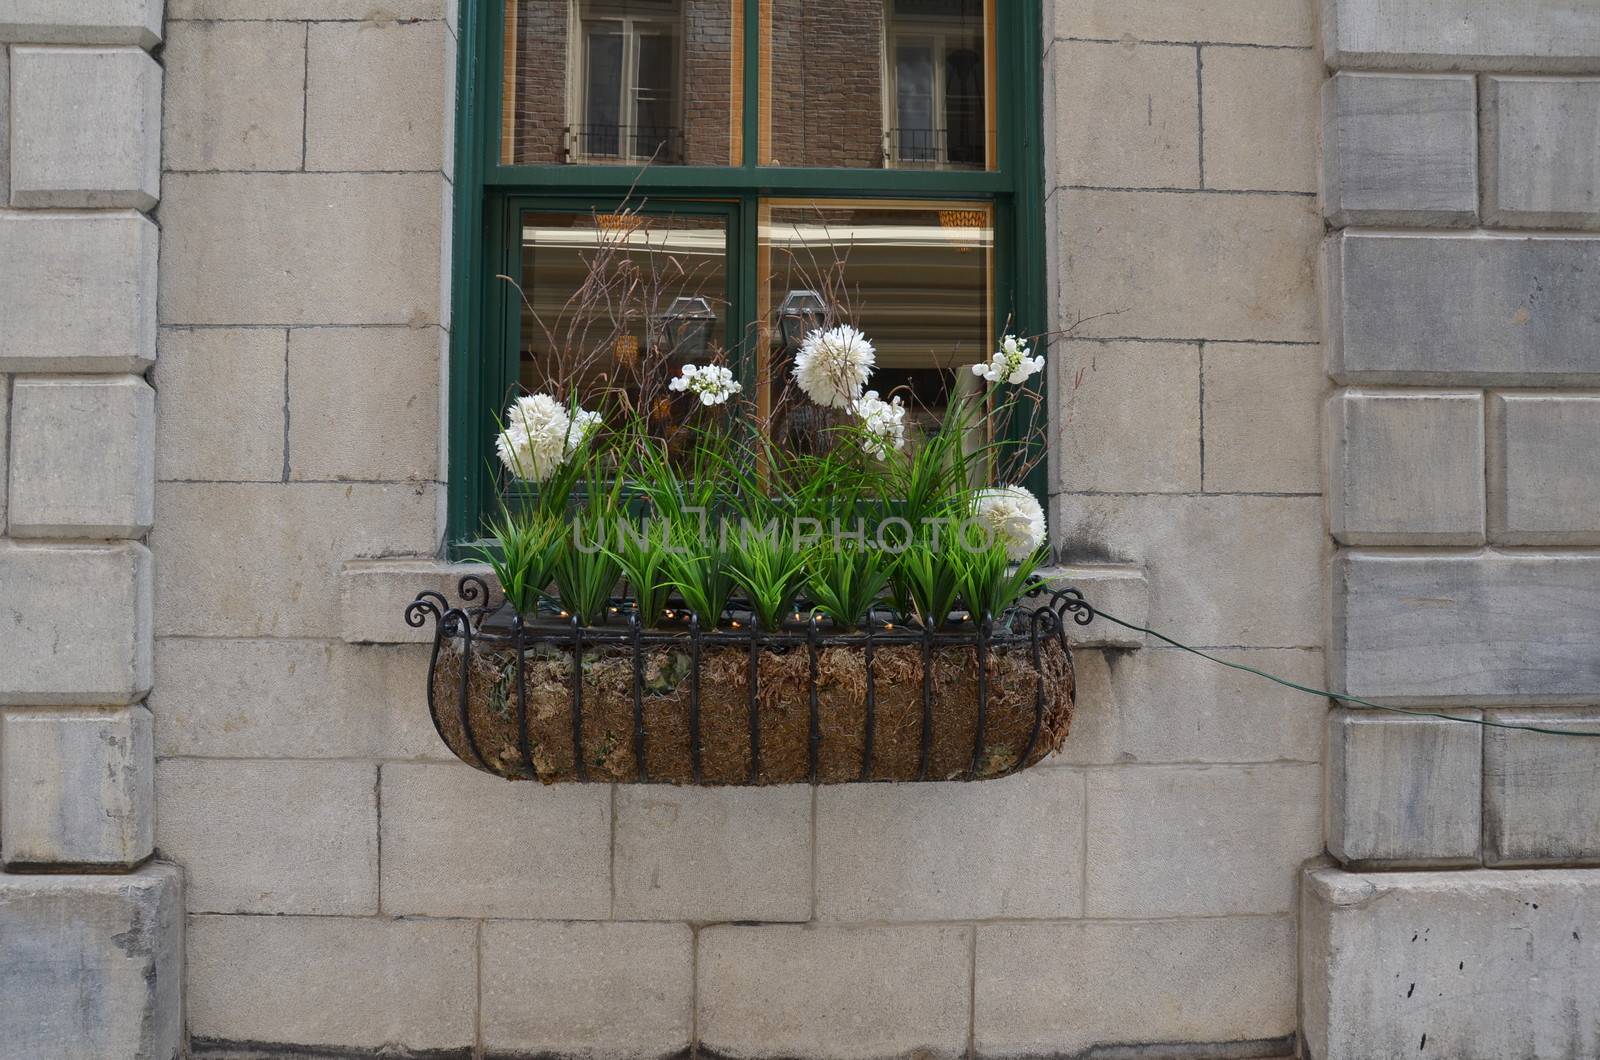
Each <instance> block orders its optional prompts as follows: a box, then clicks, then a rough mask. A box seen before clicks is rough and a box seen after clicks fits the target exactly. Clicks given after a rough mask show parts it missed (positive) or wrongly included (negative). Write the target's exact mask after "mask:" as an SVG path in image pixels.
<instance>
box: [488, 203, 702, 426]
mask: <svg viewBox="0 0 1600 1060" xmlns="http://www.w3.org/2000/svg"><path fill="white" fill-rule="evenodd" d="M521 284H522V290H523V306H522V314H521V336H520V341H519V344H518V346H519V351H520V358H519V364H520V372H519V382H520V383H521V385H522V387H523V388H524V389H525V390H528V391H532V392H540V391H543V392H549V393H559V394H572V393H576V394H578V395H579V397H580V399H581V400H582V401H583V402H584V403H585V404H586V405H587V406H588V407H591V408H594V407H600V406H605V407H608V408H613V409H615V408H619V407H621V408H623V409H645V410H647V411H648V412H649V413H650V414H651V416H652V417H653V418H656V419H667V420H670V419H671V418H672V417H674V416H677V417H681V416H682V415H683V414H684V413H685V412H687V411H688V410H687V409H686V408H680V407H678V406H680V405H683V404H684V399H681V397H680V399H673V398H671V397H670V395H669V392H668V391H667V389H666V387H667V384H668V383H669V382H670V381H671V380H672V377H673V376H675V375H677V374H678V370H679V368H680V367H681V366H682V365H684V364H687V363H695V364H705V363H707V362H708V361H715V362H719V363H720V362H723V361H725V357H724V350H725V348H726V345H727V287H728V281H727V226H726V223H725V221H724V220H723V218H721V217H698V216H693V215H682V214H675V215H668V216H641V215H639V214H636V213H631V214H581V213H556V212H539V213H524V214H523V215H522V276H521ZM687 400H692V399H687Z"/></svg>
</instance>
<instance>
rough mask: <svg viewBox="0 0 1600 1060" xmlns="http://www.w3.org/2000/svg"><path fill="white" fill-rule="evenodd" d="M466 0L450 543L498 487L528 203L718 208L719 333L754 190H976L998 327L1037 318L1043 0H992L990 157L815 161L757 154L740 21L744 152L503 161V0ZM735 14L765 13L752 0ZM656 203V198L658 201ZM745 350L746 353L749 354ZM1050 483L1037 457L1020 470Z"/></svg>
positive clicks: (472, 532)
mask: <svg viewBox="0 0 1600 1060" xmlns="http://www.w3.org/2000/svg"><path fill="white" fill-rule="evenodd" d="M508 2H513V0H462V2H461V8H460V22H459V24H458V26H457V40H458V47H459V56H458V64H457V83H456V99H457V131H456V168H455V185H454V191H455V219H454V227H453V233H452V235H453V240H454V243H453V255H454V257H453V261H452V263H451V290H452V296H451V335H450V397H449V410H448V413H449V424H450V426H449V432H448V445H449V459H448V463H447V467H448V469H449V479H448V497H449V500H448V531H447V538H446V540H447V545H448V551H449V554H450V556H451V557H452V558H457V557H458V556H459V555H460V553H461V552H462V549H463V546H464V545H465V544H466V543H468V542H470V541H473V540H475V539H476V538H477V536H478V531H479V528H480V527H481V525H482V520H483V516H484V514H485V513H486V512H487V511H488V510H489V507H488V506H489V505H490V503H491V502H493V501H494V499H495V483H494V474H493V469H492V466H491V459H492V456H493V446H492V441H493V435H494V431H493V424H494V422H495V420H494V417H495V415H496V414H497V413H498V412H499V411H500V408H501V405H502V403H503V399H504V397H505V395H506V394H507V393H508V391H509V388H510V386H511V383H512V381H513V380H514V379H515V378H516V376H515V371H516V363H517V334H516V327H517V326H518V324H517V301H516V293H515V291H513V290H511V289H510V287H509V286H508V285H506V284H504V283H502V282H497V281H495V280H494V276H495V275H496V274H497V273H510V274H514V272H513V271H512V270H513V268H514V265H515V259H514V255H515V254H516V252H517V251H518V249H519V244H520V240H519V239H518V238H517V236H516V234H515V228H516V226H515V219H516V217H517V216H518V215H519V214H520V213H521V212H522V211H524V210H527V209H530V208H532V209H548V210H561V209H572V210H585V211H587V210H590V209H600V210H606V209H612V208H615V207H616V206H617V204H618V203H619V202H620V201H621V200H622V199H624V198H626V197H628V196H629V195H630V193H631V194H632V195H633V196H634V198H635V199H637V198H639V197H644V198H646V200H647V201H648V200H649V199H650V198H651V197H655V196H659V197H660V199H661V201H662V202H663V204H665V203H667V202H668V201H669V200H670V207H671V209H672V210H674V211H678V212H714V213H719V214H723V215H726V216H728V217H729V219H730V225H729V228H730V235H729V258H728V275H729V292H728V298H729V303H730V308H729V321H728V334H729V336H730V337H731V336H735V335H742V334H746V333H748V330H749V329H748V328H747V326H746V324H747V322H748V321H749V320H750V319H751V314H752V313H753V312H754V307H755V305H756V304H757V300H756V294H757V292H756V255H755V254H754V253H753V252H752V251H753V250H754V248H755V245H756V238H757V233H756V217H757V206H758V203H759V201H760V200H761V199H763V198H768V197H789V198H793V197H797V196H806V197H812V198H819V199H821V198H829V197H839V198H864V197H884V198H894V199H914V198H926V199H942V200H952V199H972V200H975V201H981V202H987V203H993V204H994V217H995V246H996V255H995V286H996V290H995V292H994V305H995V311H996V315H997V317H998V319H997V320H996V321H995V326H996V328H997V329H998V328H1000V327H1003V326H1005V325H1006V324H1008V323H1009V324H1010V326H1011V328H1012V330H1014V331H1016V332H1017V333H1019V334H1042V333H1044V332H1045V331H1046V330H1047V329H1048V327H1049V322H1048V307H1047V305H1046V302H1045V276H1044V260H1045V254H1044V238H1045V234H1044V232H1045V224H1044V126H1043V118H1042V111H1043V102H1044V77H1043V64H1044V58H1043V56H1044V48H1043V24H1042V19H1043V16H1042V12H1041V4H1040V0H996V6H997V17H996V20H995V21H996V36H997V40H996V42H995V55H996V68H997V69H996V79H995V80H996V113H997V115H998V120H997V123H996V125H997V127H996V151H997V156H998V158H997V161H998V166H997V168H996V169H994V170H991V171H983V172H972V171H941V170H896V169H812V168H791V167H783V168H779V167H771V166H758V165H756V158H755V156H756V151H755V149H754V145H755V144H757V143H758V142H759V135H758V134H759V131H760V129H759V126H760V115H759V102H758V101H759V99H760V95H759V94H760V90H761V68H760V45H761V42H760V38H759V34H758V33H755V32H746V33H745V34H744V37H745V39H744V42H743V46H744V61H743V77H744V86H743V89H744V100H745V102H746V106H745V113H744V116H743V120H744V135H743V140H744V144H745V145H746V149H745V152H744V153H745V158H744V164H743V165H740V166H625V165H624V166H618V165H601V166H583V165H547V166H508V165H502V164H501V161H500V135H501V127H502V126H501V97H500V86H501V76H500V75H501V69H500V64H501V62H502V61H503V60H502V58H501V57H502V56H503V55H504V54H505V53H504V50H503V43H504V42H503V33H504V26H505V18H504V13H505V4H506V3H508ZM733 2H737V3H742V4H743V5H744V11H743V24H744V26H746V27H755V26H760V25H761V0H733ZM662 208H663V209H665V208H666V206H665V205H663V206H662ZM742 363H744V364H750V363H752V362H751V360H750V359H749V358H745V359H744V361H743V362H742ZM1032 386H1033V388H1034V393H1035V394H1036V396H1038V398H1039V400H1037V401H1035V402H1034V403H1033V412H1032V416H1031V417H1029V418H1025V420H1024V422H1019V423H1018V424H1016V425H1015V427H1014V428H1013V429H1014V431H1015V433H1016V436H1017V437H1019V438H1021V437H1035V436H1036V433H1037V429H1038V428H1039V427H1042V426H1043V423H1042V419H1043V417H1045V416H1047V415H1048V410H1047V404H1046V402H1045V400H1044V395H1046V394H1048V393H1049V390H1048V383H1047V376H1046V375H1040V376H1037V377H1035V379H1034V381H1033V383H1032ZM1025 484H1026V485H1027V486H1028V487H1029V488H1030V489H1032V490H1033V491H1034V493H1036V494H1037V495H1038V496H1039V497H1040V498H1041V499H1045V497H1046V488H1047V487H1046V473H1045V468H1044V464H1043V461H1040V464H1039V466H1038V467H1037V468H1036V469H1035V470H1034V472H1033V473H1032V474H1031V475H1030V476H1029V478H1028V481H1027V482H1026V483H1025Z"/></svg>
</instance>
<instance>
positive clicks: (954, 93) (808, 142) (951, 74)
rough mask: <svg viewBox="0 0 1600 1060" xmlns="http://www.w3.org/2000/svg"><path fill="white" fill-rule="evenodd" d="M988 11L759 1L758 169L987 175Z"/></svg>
mask: <svg viewBox="0 0 1600 1060" xmlns="http://www.w3.org/2000/svg"><path fill="white" fill-rule="evenodd" d="M993 5H994V0H762V13H763V15H762V20H763V32H764V33H766V34H767V37H768V41H769V42H770V47H766V48H763V50H762V83H763V86H764V93H763V103H762V115H761V163H762V164H763V165H781V166H828V167H839V166H845V167H852V168H873V169H877V168H884V167H900V166H912V167H939V168H954V169H984V168H987V167H991V166H992V165H993V159H994V145H993V126H994V122H993V114H992V110H991V107H992V98H993V93H992V91H991V88H990V85H991V80H992V76H993V73H992V71H993V68H994V62H993V48H994V32H993V28H992V27H993V18H994V6H993ZM819 57H825V61H819Z"/></svg>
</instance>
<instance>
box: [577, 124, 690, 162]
mask: <svg viewBox="0 0 1600 1060" xmlns="http://www.w3.org/2000/svg"><path fill="white" fill-rule="evenodd" d="M565 156H566V160H567V162H569V163H578V162H655V163H657V164H660V165H673V166H677V165H682V164H683V130H682V129H680V128H677V127H674V126H666V125H606V124H597V125H569V126H567V128H566V148H565Z"/></svg>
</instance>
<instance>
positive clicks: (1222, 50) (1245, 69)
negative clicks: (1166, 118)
mask: <svg viewBox="0 0 1600 1060" xmlns="http://www.w3.org/2000/svg"><path fill="white" fill-rule="evenodd" d="M1201 60H1202V63H1201V78H1202V82H1203V84H1204V86H1205V90H1204V100H1205V141H1206V157H1205V186H1206V187H1208V188H1227V189H1231V190H1238V191H1301V192H1314V191H1316V190H1317V159H1316V148H1315V145H1316V142H1317V117H1318V114H1319V113H1320V108H1319V105H1318V102H1317V93H1318V90H1319V89H1320V88H1321V86H1322V81H1323V78H1324V77H1325V76H1326V72H1325V71H1324V69H1323V66H1322V59H1321V57H1320V56H1318V55H1317V53H1316V52H1314V51H1299V50H1296V49H1286V48H1228V47H1210V46H1208V47H1206V48H1204V49H1203V50H1202V51H1201Z"/></svg>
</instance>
